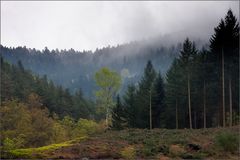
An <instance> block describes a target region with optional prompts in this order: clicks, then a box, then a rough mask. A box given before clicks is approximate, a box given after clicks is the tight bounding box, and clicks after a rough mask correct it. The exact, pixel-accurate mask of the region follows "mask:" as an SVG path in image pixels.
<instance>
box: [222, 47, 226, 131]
mask: <svg viewBox="0 0 240 160" xmlns="http://www.w3.org/2000/svg"><path fill="white" fill-rule="evenodd" d="M224 77H225V76H224V54H223V49H222V114H223V127H225V126H226V119H225V81H224Z"/></svg>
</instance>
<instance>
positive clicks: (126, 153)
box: [121, 146, 136, 159]
mask: <svg viewBox="0 0 240 160" xmlns="http://www.w3.org/2000/svg"><path fill="white" fill-rule="evenodd" d="M121 156H122V157H123V158H124V159H135V158H136V151H135V149H134V147H133V146H129V147H125V148H124V149H123V150H122V152H121Z"/></svg>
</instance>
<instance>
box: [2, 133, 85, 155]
mask: <svg viewBox="0 0 240 160" xmlns="http://www.w3.org/2000/svg"><path fill="white" fill-rule="evenodd" d="M86 138H87V137H81V138H77V139H74V140H71V141H66V142H63V143H59V144H51V145H48V146H43V147H38V148H26V149H14V150H10V151H7V152H5V153H4V154H3V156H5V157H6V158H43V157H45V158H47V154H45V152H46V153H47V152H51V151H54V150H57V149H60V148H63V147H69V146H71V145H73V144H75V143H79V142H80V141H82V140H85V139H86ZM5 157H4V158H5Z"/></svg>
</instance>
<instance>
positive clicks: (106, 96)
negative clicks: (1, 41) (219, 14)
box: [0, 9, 240, 159]
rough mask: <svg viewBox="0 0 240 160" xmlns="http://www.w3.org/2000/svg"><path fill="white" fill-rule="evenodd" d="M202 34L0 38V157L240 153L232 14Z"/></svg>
mask: <svg viewBox="0 0 240 160" xmlns="http://www.w3.org/2000/svg"><path fill="white" fill-rule="evenodd" d="M234 14H235V13H233V11H232V10H231V9H229V10H228V11H227V12H226V15H225V17H223V18H222V19H221V20H220V21H219V23H218V25H217V26H215V27H213V28H212V35H211V36H210V37H209V41H208V42H206V44H202V43H201V42H199V41H195V40H192V39H190V38H188V37H186V38H185V40H183V41H182V42H181V43H178V44H173V45H170V46H164V45H162V44H158V43H155V44H149V43H148V44H145V42H146V41H147V40H144V41H141V42H131V43H128V44H123V45H118V46H116V47H110V46H108V47H105V48H102V49H97V50H96V51H95V52H92V51H82V52H80V51H75V50H74V49H70V50H60V51H59V50H58V49H56V50H52V51H50V50H49V49H48V48H47V47H46V48H45V49H44V50H42V51H40V50H37V49H35V48H27V47H25V46H23V47H16V48H12V47H6V46H3V45H1V48H0V55H1V108H0V114H1V125H0V130H1V136H0V141H1V146H0V147H1V157H2V158H8V159H9V158H10V159H12V158H30V159H31V158H40V159H41V158H43V159H46V158H60V159H63V158H67V159H74V158H90V159H115V158H116V159H139V158H140V159H161V158H163V159H164V158H166V159H167V158H170V159H172V158H173V159H178V158H180V159H205V158H210V159H218V158H223V157H224V159H238V158H239V157H238V156H239V143H238V142H239V132H238V131H239V120H240V119H239V118H240V115H239V21H238V19H237V17H236V16H235V15H234Z"/></svg>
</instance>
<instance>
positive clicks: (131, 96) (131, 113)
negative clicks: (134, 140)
mask: <svg viewBox="0 0 240 160" xmlns="http://www.w3.org/2000/svg"><path fill="white" fill-rule="evenodd" d="M123 106H124V113H125V114H124V115H125V116H124V118H125V120H126V123H127V127H129V128H136V127H137V115H138V114H139V113H138V108H137V106H136V88H135V86H134V85H129V86H128V88H127V91H126V93H125V95H124V96H123Z"/></svg>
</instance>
